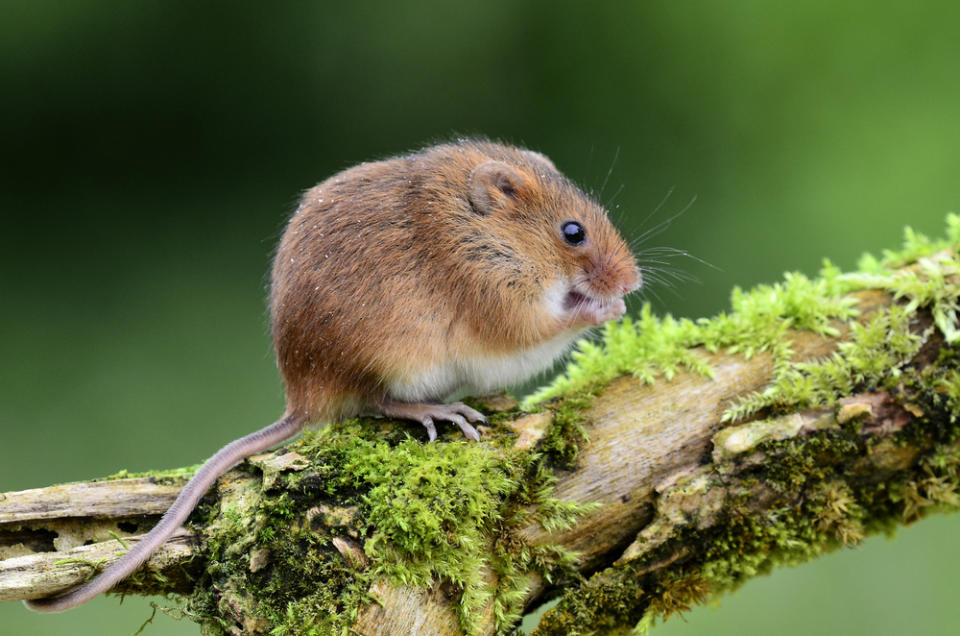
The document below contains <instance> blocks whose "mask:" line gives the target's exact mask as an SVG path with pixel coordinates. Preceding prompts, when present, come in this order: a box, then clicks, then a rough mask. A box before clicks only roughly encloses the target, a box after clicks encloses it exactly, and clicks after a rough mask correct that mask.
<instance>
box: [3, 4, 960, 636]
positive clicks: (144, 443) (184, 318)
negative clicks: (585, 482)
mask: <svg viewBox="0 0 960 636" xmlns="http://www.w3.org/2000/svg"><path fill="white" fill-rule="evenodd" d="M958 25H960V5H958V4H956V3H950V2H928V1H921V2H915V3H894V2H874V3H859V2H837V1H836V0H832V1H826V0H807V1H806V2H802V3H790V4H789V5H785V4H783V3H768V2H759V1H753V0H741V1H739V2H736V3H721V2H682V3H681V2H668V1H654V2H591V3H585V2H584V3H573V2H569V3H568V2H555V1H549V2H547V1H537V2H512V1H508V0H486V1H484V2H456V3H453V2H441V1H436V2H395V1H374V2H363V3H347V2H338V3H324V2H313V3H262V2H246V1H234V2H229V3H228V2H207V3H195V2H175V1H173V0H163V1H160V0H157V1H147V0H144V1H141V2H135V3H126V2H95V1H90V0H73V1H72V2H67V3H53V2H45V1H40V0H6V1H5V2H4V3H3V7H2V9H0V121H2V124H0V126H2V128H0V130H2V137H0V139H2V154H0V157H2V159H0V161H2V162H3V167H2V170H0V186H2V187H0V210H2V217H0V218H2V225H0V307H2V311H0V458H2V461H0V491H6V490H17V489H23V488H30V487H37V486H43V485H48V484H52V483H57V482H63V481H69V480H80V479H87V478H92V477H96V476H102V475H106V474H109V473H113V472H115V471H117V470H119V469H121V468H126V469H130V470H144V469H152V468H169V467H175V466H182V465H188V464H193V463H196V462H198V461H200V460H202V459H203V458H205V457H207V456H208V455H209V454H210V453H211V452H212V451H213V450H214V449H216V448H217V447H219V446H220V445H221V444H223V443H224V442H226V441H227V440H230V439H233V438H234V437H236V436H238V435H240V434H243V433H246V432H249V431H251V430H253V429H254V428H256V427H259V426H261V425H264V424H266V423H268V422H270V421H272V420H273V418H274V417H275V416H276V415H277V414H278V413H279V412H280V410H281V408H282V390H281V385H280V382H279V380H278V376H277V373H276V371H275V368H274V364H273V361H272V357H271V350H270V344H269V340H268V337H267V320H266V313H265V310H264V298H265V294H266V272H267V270H268V266H269V262H270V255H271V251H272V249H273V246H274V244H275V242H276V240H277V238H278V236H279V233H280V231H281V229H282V227H283V223H284V221H285V218H286V217H287V215H288V214H289V213H290V212H291V211H292V208H293V205H294V202H295V201H296V198H297V195H298V192H300V191H301V190H302V189H304V188H306V187H308V186H310V185H312V184H313V183H315V182H317V181H319V180H321V179H323V178H324V177H326V176H328V175H330V174H332V173H333V172H335V171H336V170H338V169H340V168H343V167H346V166H349V165H351V164H353V163H355V162H358V161H361V160H365V159H370V158H375V157H380V156H386V155H390V154H394V153H398V152H403V151H405V150H408V149H412V148H415V147H417V146H419V145H422V144H424V143H426V142H429V141H433V140H439V139H445V138H449V137H450V136H452V135H455V134H483V135H488V136H491V137H495V138H501V139H504V140H508V141H512V142H515V143H522V144H526V145H527V146H529V147H531V148H534V149H537V150H540V151H542V152H545V153H546V154H548V155H549V156H550V157H552V158H553V159H554V160H555V162H556V163H557V165H558V166H560V167H561V169H563V170H564V171H565V172H566V173H567V174H569V175H570V176H571V177H572V178H573V179H574V180H576V181H577V182H579V183H580V184H582V185H583V187H584V188H586V189H589V190H593V191H594V192H596V193H597V194H598V196H599V197H600V198H601V199H602V200H603V201H604V202H605V203H607V204H608V205H609V206H610V208H611V209H612V210H613V212H614V215H615V216H616V217H617V218H619V219H620V223H621V226H622V228H623V230H624V233H625V234H627V235H629V236H638V235H639V234H640V233H641V232H643V231H644V230H646V229H649V228H651V227H654V226H656V225H657V224H658V223H660V222H662V221H666V220H667V219H669V218H670V217H673V216H675V215H676V214H677V213H679V212H681V211H683V210H684V209H686V212H685V213H684V214H682V215H681V216H679V217H678V218H676V219H675V220H674V221H672V223H669V224H668V226H667V227H665V228H664V231H663V232H662V233H661V234H660V235H659V236H657V237H655V238H653V239H652V240H651V241H650V242H648V243H647V244H646V245H647V246H671V247H675V248H679V249H683V250H687V251H688V252H690V253H691V254H693V255H695V256H696V257H697V258H699V259H702V260H703V261H706V262H707V263H709V264H710V265H711V266H710V267H708V266H706V265H703V264H702V263H701V262H699V261H697V260H693V259H686V258H678V259H674V260H673V262H672V267H673V268H674V270H673V271H674V272H675V273H678V274H680V275H682V276H689V277H693V278H695V279H697V280H696V281H676V282H675V284H674V285H673V287H672V288H670V287H667V286H656V287H651V288H650V289H649V291H648V293H647V298H648V299H649V300H651V301H652V302H653V303H654V304H655V306H656V308H657V310H658V311H670V312H672V313H674V314H678V315H684V316H701V315H708V314H713V313H716V312H718V311H720V310H722V309H723V308H724V307H725V306H726V303H727V298H728V295H729V291H730V288H731V287H732V286H733V285H734V284H740V285H751V284H754V283H757V282H763V281H772V280H776V279H778V278H779V277H780V275H781V274H782V272H783V271H785V270H799V271H803V272H807V273H810V274H812V273H815V271H816V270H817V268H818V267H819V264H820V261H821V258H823V257H829V258H830V259H832V260H834V261H835V262H837V263H839V264H840V265H841V266H844V267H851V266H853V264H854V263H855V261H856V258H857V257H858V256H859V254H860V253H861V252H862V251H864V250H874V251H879V250H881V249H882V248H884V247H892V246H895V245H897V244H898V243H899V240H900V236H901V231H902V227H903V226H904V225H905V224H910V225H912V226H913V227H915V228H916V229H918V230H920V231H924V232H927V233H931V234H937V233H939V232H940V231H941V227H942V225H943V218H944V216H945V214H946V213H947V212H948V211H956V210H960V180H958V178H957V177H958V167H960V118H958V105H960V82H958V74H957V73H958V68H960V37H958V33H960V31H958V28H957V27H958ZM694 198H695V199H696V200H695V201H694V202H693V203H692V205H691V201H692V200H693V199H694ZM637 307H638V305H637V304H636V303H635V304H634V305H633V309H634V310H636V309H637ZM958 532H960V518H957V517H940V518H935V519H930V520H927V521H924V522H923V523H921V524H917V525H916V526H915V527H912V528H908V529H906V530H904V531H902V532H901V533H900V534H899V535H898V536H897V537H896V538H895V539H893V540H892V541H891V540H888V539H886V538H883V537H879V538H871V539H869V540H867V541H866V542H865V543H864V545H863V546H862V547H860V548H858V549H856V550H846V551H843V552H840V553H837V554H834V555H832V556H830V557H828V558H824V559H821V560H819V561H817V562H816V563H813V564H809V565H806V566H802V567H799V568H794V569H790V570H784V571H778V572H776V573H774V574H773V575H772V576H770V577H766V578H762V579H758V580H755V581H752V582H750V583H749V584H748V585H746V586H745V587H744V588H743V589H742V590H741V591H740V592H738V593H737V594H735V595H732V596H727V597H724V598H723V599H721V602H720V608H719V609H716V608H714V607H701V608H697V609H695V610H694V611H692V612H690V613H688V614H687V615H686V619H685V620H681V619H672V620H670V621H669V622H668V623H667V624H666V625H665V626H663V628H661V629H658V631H657V633H659V634H670V635H681V634H683V635H695V634H766V633H772V632H776V633H779V634H809V633H830V634H898V633H910V634H955V633H957V632H958V630H960V605H958V604H957V602H956V590H957V578H956V573H957V572H958V571H960V555H958V550H957V549H956V546H957V543H956V539H955V537H956V535H957V533H958ZM149 614H150V610H149V607H148V605H147V602H146V601H145V600H143V599H140V598H128V599H126V601H125V602H124V603H123V605H122V606H119V602H118V600H117V599H116V598H110V599H103V598H101V599H98V600H97V601H96V602H93V603H91V604H89V605H87V606H84V607H82V608H80V609H77V610H74V611H72V612H70V613H67V614H63V615H57V616H39V615H35V614H31V613H29V612H27V611H26V610H25V609H23V608H22V607H21V606H20V604H18V603H9V604H4V605H0V633H3V634H11V635H12V634H36V635H42V634H68V633H69V634H76V635H83V634H130V633H133V632H134V631H135V630H136V629H137V627H139V625H140V624H141V622H142V621H143V620H144V619H146V618H147V617H148V616H149ZM197 631H198V630H197V628H196V627H195V626H194V625H193V624H191V623H189V622H188V621H182V622H176V621H174V620H171V619H169V618H167V617H164V616H158V618H157V619H156V621H155V622H154V624H153V625H151V626H149V627H148V628H147V632H146V633H147V634H151V635H152V636H162V635H168V634H195V633H197Z"/></svg>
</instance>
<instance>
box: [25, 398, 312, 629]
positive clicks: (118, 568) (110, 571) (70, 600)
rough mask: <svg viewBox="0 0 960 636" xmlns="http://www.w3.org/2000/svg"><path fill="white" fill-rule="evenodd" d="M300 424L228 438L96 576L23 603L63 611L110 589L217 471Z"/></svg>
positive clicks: (287, 420)
mask: <svg viewBox="0 0 960 636" xmlns="http://www.w3.org/2000/svg"><path fill="white" fill-rule="evenodd" d="M302 426H303V417H302V416H300V415H294V414H289V415H287V416H285V417H284V418H283V419H281V420H278V421H276V422H274V423H273V424H271V425H270V426H267V427H265V428H262V429H260V430H259V431H257V432H255V433H251V434H250V435H247V436H246V437H241V438H240V439H237V440H234V441H232V442H230V443H229V444H227V445H226V446H224V447H223V448H221V449H220V450H219V451H217V453H216V454H215V455H214V456H213V457H211V458H210V459H208V460H207V461H206V463H204V464H203V466H201V467H200V470H198V471H197V473H196V474H195V475H194V476H193V478H192V479H191V480H190V481H189V482H188V483H187V485H186V486H184V488H183V490H181V491H180V494H179V495H178V496H177V498H176V500H175V501H174V502H173V505H171V506H170V508H168V509H167V511H166V512H165V513H164V514H163V516H162V517H161V518H160V521H159V522H158V523H157V525H155V526H154V527H153V528H152V529H151V530H150V532H148V533H147V534H146V535H144V536H143V537H141V538H140V540H139V541H137V543H135V544H134V545H133V547H132V548H130V550H129V551H128V552H127V553H126V554H124V555H123V556H122V557H120V558H119V559H118V560H117V561H115V562H114V563H113V564H111V565H110V567H108V568H107V569H106V570H104V571H103V572H102V573H100V575H99V576H97V577H96V578H94V579H92V580H91V581H88V582H86V583H84V584H83V585H81V586H80V587H77V588H75V589H73V590H71V591H69V592H67V593H66V594H64V595H63V596H57V597H54V598H41V599H33V600H29V601H24V602H23V603H24V605H26V606H27V607H28V608H29V609H31V610H33V611H35V612H45V613H52V612H62V611H64V610H68V609H71V608H73V607H76V606H78V605H82V604H83V603H86V602H87V601H89V600H90V599H92V598H94V597H96V596H99V595H100V594H102V593H104V592H106V591H108V590H110V589H112V588H113V587H114V586H115V585H116V584H117V583H119V582H120V581H122V580H123V579H125V578H127V577H128V576H129V575H130V574H132V573H133V572H134V570H136V569H137V568H138V567H140V566H141V565H142V564H143V563H144V561H146V560H147V559H148V558H149V557H150V555H151V554H153V553H154V552H156V550H157V549H158V548H159V547H160V546H161V545H163V543H164V541H166V540H167V539H168V538H169V537H170V535H171V534H173V533H174V532H175V531H176V530H177V528H179V527H180V526H181V525H182V524H183V522H184V521H186V519H187V517H189V516H190V513H191V512H193V509H194V508H195V507H196V505H197V502H199V501H200V498H201V497H203V495H204V494H205V493H206V492H207V490H208V489H209V488H210V487H211V486H212V485H213V484H214V482H215V481H216V480H217V478H218V477H220V475H222V474H223V473H225V472H227V470H229V469H230V468H231V467H232V466H233V465H234V464H237V463H239V462H240V461H242V460H243V459H245V458H246V457H249V456H250V455H253V454H255V453H261V452H263V451H266V450H269V449H270V448H272V447H274V446H276V445H277V444H280V443H281V442H283V441H285V440H287V439H290V438H291V437H293V436H294V435H296V434H297V433H299V432H300V429H301V428H302Z"/></svg>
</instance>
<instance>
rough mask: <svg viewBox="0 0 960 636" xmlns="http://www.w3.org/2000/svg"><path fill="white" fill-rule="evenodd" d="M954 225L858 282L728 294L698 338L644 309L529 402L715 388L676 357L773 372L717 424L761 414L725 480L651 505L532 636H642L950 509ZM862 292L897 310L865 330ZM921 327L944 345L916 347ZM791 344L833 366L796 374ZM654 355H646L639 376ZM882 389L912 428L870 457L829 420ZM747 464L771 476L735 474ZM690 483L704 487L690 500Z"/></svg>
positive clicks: (798, 280)
mask: <svg viewBox="0 0 960 636" xmlns="http://www.w3.org/2000/svg"><path fill="white" fill-rule="evenodd" d="M947 224H948V230H947V235H948V236H947V238H945V239H942V240H931V239H929V238H927V237H925V236H923V235H921V234H918V233H916V232H913V231H912V230H910V229H909V228H908V229H907V230H906V231H905V239H904V246H903V248H902V249H901V250H898V251H895V252H893V251H887V252H884V254H883V256H882V257H881V258H876V257H873V256H870V255H866V256H865V257H864V258H863V259H861V261H860V265H859V271H857V272H854V273H851V274H844V273H842V272H840V271H839V270H838V269H837V268H836V267H835V266H833V265H832V264H830V263H825V265H824V268H823V270H822V271H821V273H820V277H819V278H817V279H814V280H809V279H807V278H805V277H803V276H800V275H796V274H794V275H789V274H788V275H787V276H786V278H785V280H784V282H783V283H780V284H778V285H773V286H761V287H758V288H757V289H754V290H751V291H749V292H743V291H741V290H735V291H734V295H733V311H732V312H731V313H729V314H722V315H720V316H717V317H714V318H711V319H705V320H701V321H698V322H696V323H692V322H689V321H676V320H673V319H670V318H667V319H663V320H658V319H655V318H653V317H651V316H650V315H649V311H648V310H645V313H644V316H642V317H641V320H640V321H639V322H638V323H625V324H622V325H620V326H617V327H611V328H609V329H607V330H605V332H604V334H603V338H602V339H601V341H600V342H599V343H592V344H590V345H588V346H587V347H585V348H581V350H580V352H579V354H578V356H577V357H576V358H575V360H574V362H573V363H572V365H571V367H570V368H569V369H568V370H567V372H566V374H565V375H564V377H563V378H561V379H560V380H559V381H558V382H556V383H555V384H554V385H552V386H551V387H548V388H547V389H545V390H544V391H542V392H541V393H539V394H538V396H537V399H542V398H544V397H552V396H556V395H562V394H563V393H564V392H567V391H575V390H582V389H584V388H592V387H595V386H599V385H600V384H602V383H603V382H605V381H606V380H607V379H609V378H611V377H614V376H616V375H617V374H622V373H633V374H634V375H636V376H637V377H640V378H642V379H644V380H645V381H652V380H653V379H655V378H656V377H660V376H662V377H663V378H665V379H668V378H669V377H670V375H671V374H672V373H674V372H675V371H676V370H677V369H679V368H686V369H688V370H691V371H696V372H700V373H704V374H705V375H706V374H707V371H708V370H705V369H702V368H698V365H699V366H703V360H704V359H703V358H698V359H697V364H689V363H687V362H685V361H686V360H689V354H690V352H689V351H688V352H686V354H681V352H679V351H677V347H686V348H689V347H703V348H704V349H705V350H707V351H711V352H716V351H725V352H727V353H739V354H741V355H744V356H745V357H750V356H752V355H756V354H757V353H759V352H762V351H766V352H769V353H770V354H771V355H772V357H773V359H774V372H773V377H772V379H771V383H770V385H769V386H768V388H766V389H764V390H763V391H760V392H758V393H756V394H753V395H750V396H747V397H746V398H744V399H742V400H741V401H739V402H737V403H735V404H734V405H732V406H731V407H730V408H729V409H728V410H727V412H726V413H725V414H724V416H723V417H724V420H726V421H727V422H731V423H732V422H737V421H742V420H744V419H745V418H749V417H752V416H754V415H757V414H759V413H762V414H763V415H764V419H759V420H757V421H748V422H745V423H742V424H739V425H737V426H733V427H730V428H728V429H725V430H723V431H721V432H720V433H719V434H718V435H717V437H716V439H715V451H714V462H715V463H713V464H710V465H706V466H704V467H702V468H701V471H700V472H698V473H697V474H696V475H694V476H691V477H690V478H689V479H687V480H680V481H678V483H677V485H676V486H674V487H673V488H671V489H668V490H667V491H665V492H661V493H659V500H658V510H657V516H656V517H655V518H654V520H653V521H652V522H651V523H649V524H647V526H646V529H645V530H644V532H643V533H641V535H640V536H639V537H638V540H637V542H635V543H634V545H632V546H631V547H630V549H628V550H627V551H626V552H625V556H624V558H623V560H622V562H621V563H619V564H618V565H615V566H613V567H610V568H607V569H605V570H603V571H601V572H598V573H597V574H595V575H594V576H593V577H591V578H590V579H589V580H587V581H585V582H584V583H583V584H581V585H580V586H578V587H576V588H572V589H568V590H567V591H566V592H565V593H564V595H563V597H562V598H561V601H560V602H559V603H558V605H557V606H556V607H555V608H553V609H551V610H550V611H549V612H547V614H546V615H545V616H544V617H543V619H542V621H541V624H540V626H539V627H538V628H537V630H536V631H535V634H538V635H546V634H577V633H603V632H607V633H624V632H625V631H627V630H632V631H633V632H634V633H645V632H646V631H648V630H649V629H650V628H651V627H652V626H653V625H654V623H655V622H656V621H657V620H658V619H666V618H667V617H668V616H669V615H670V614H672V613H677V612H682V611H684V610H685V609H687V608H688V607H690V606H692V605H693V604H695V603H698V602H701V601H702V600H703V599H704V598H705V597H706V595H707V594H716V593H720V592H723V591H725V590H731V589H735V588H736V587H737V586H739V585H740V584H741V583H742V582H743V581H745V580H747V579H749V578H751V577H753V576H757V575H760V574H764V573H766V572H769V571H770V570H771V569H773V568H774V567H779V566H783V565H793V564H797V563H802V562H805V561H808V560H810V559H812V558H815V557H817V556H819V555H821V554H823V553H824V552H828V551H830V550H835V549H838V548H840V547H844V546H850V545H856V544H857V543H858V542H859V541H860V540H862V538H863V537H864V536H865V535H867V534H870V533H875V532H891V531H892V529H893V528H895V527H896V526H897V525H898V524H900V523H903V522H910V521H913V520H915V519H917V518H920V517H922V516H924V515H926V514H929V513H931V512H935V511H945V510H955V509H957V507H958V506H960V427H958V426H957V424H956V419H957V413H958V412H960V364H958V357H960V354H958V353H957V350H956V349H954V348H953V346H952V345H954V344H955V343H956V342H957V341H958V340H960V328H958V313H960V310H958V304H957V303H958V301H957V299H958V298H960V261H958V259H957V255H956V252H955V250H954V249H953V246H955V245H956V244H957V243H958V242H960V217H958V216H956V215H950V216H949V217H948V219H947ZM904 268H906V269H904ZM863 289H881V290H884V291H887V292H889V293H891V294H892V295H893V296H894V297H895V298H896V299H897V300H898V301H900V302H899V303H897V304H895V305H893V306H891V307H889V308H887V309H883V310H881V311H878V312H876V313H875V314H874V315H873V316H871V318H870V319H869V320H867V321H865V322H863V323H861V322H859V321H856V320H854V318H856V315H857V314H856V311H855V310H854V306H853V301H852V300H851V297H850V296H844V294H849V292H852V291H858V290H863ZM921 310H923V311H925V312H928V313H927V315H929V316H931V317H932V318H933V322H934V326H935V328H936V330H937V331H938V332H939V336H940V337H942V340H936V339H934V340H931V339H930V338H928V336H929V335H930V332H929V331H927V332H924V334H922V335H918V334H917V333H916V331H917V327H916V326H917V324H918V320H921V319H922V317H921V316H920V315H919V312H920V311H921ZM927 320H929V319H927ZM641 323H643V324H644V325H645V327H644V328H645V329H650V330H654V331H655V330H657V329H658V328H659V327H660V325H666V326H667V329H666V331H665V334H664V335H663V337H664V338H665V339H669V340H671V342H660V341H659V338H660V337H661V334H658V333H647V334H643V333H641V332H640V330H639V329H638V328H637V325H639V324H641ZM919 324H923V323H922V322H919ZM795 330H806V331H812V332H815V333H819V334H823V335H825V336H839V335H841V334H842V335H843V338H842V342H841V343H840V344H839V346H838V347H837V350H836V353H835V354H833V355H831V356H829V357H827V358H825V359H821V360H817V361H813V362H804V363H799V362H795V361H793V360H792V359H791V358H792V352H791V351H790V346H789V335H790V332H791V331H795ZM666 334H669V335H666ZM674 339H675V340H674ZM924 342H943V343H944V346H943V347H942V348H941V350H940V351H939V353H937V352H936V351H934V352H931V353H932V354H933V355H935V356H936V359H935V360H934V361H933V363H932V364H931V365H929V366H927V367H925V368H913V367H911V366H910V364H909V363H910V361H911V360H912V359H914V358H915V357H916V356H917V354H918V353H920V347H921V345H922V344H923V343H924ZM645 352H651V353H652V355H651V356H650V357H648V358H644V360H643V361H642V363H640V364H635V363H634V362H632V360H633V357H634V356H643V355H645ZM924 355H926V354H924ZM605 365H609V366H605ZM880 388H882V389H885V390H886V391H887V393H888V394H889V395H891V396H892V397H893V399H894V400H895V401H896V402H897V403H898V404H900V405H901V408H902V409H903V410H905V411H909V412H910V413H911V414H912V417H913V418H914V419H913V420H912V421H911V422H910V423H908V424H907V425H906V426H905V427H903V428H902V429H900V430H898V431H897V432H896V433H894V434H892V435H891V436H887V437H883V436H882V435H881V437H880V439H879V440H877V439H871V441H869V443H868V441H867V439H868V438H867V437H865V436H864V435H863V434H862V432H861V430H860V426H859V423H858V420H857V419H856V417H851V418H850V419H845V421H844V422H843V423H839V422H837V421H836V420H835V419H834V417H833V416H832V415H830V413H832V411H830V410H829V409H824V408H823V407H829V406H832V405H834V404H835V402H836V401H837V399H838V398H840V397H843V396H846V395H851V394H854V393H856V392H858V391H865V390H869V389H880ZM811 407H817V408H819V409H820V411H819V412H821V413H825V414H826V415H822V416H819V418H814V419H812V420H810V421H804V420H800V419H795V418H796V417H799V416H793V419H792V418H791V416H789V415H788V414H790V413H794V412H796V411H800V410H803V409H807V408H811ZM747 455H750V456H753V457H762V458H765V459H764V460H763V461H762V462H754V463H750V462H749V461H748V462H747V463H746V464H742V463H739V460H740V458H741V457H744V456H747ZM691 480H694V481H696V483H697V484H698V487H697V488H695V489H691V488H689V484H688V482H690V481H691ZM685 498H686V500H685ZM698 502H699V503H698ZM718 502H719V503H718ZM757 502H763V503H762V504H759V505H758V503H757ZM721 504H722V505H721ZM691 511H692V512H691Z"/></svg>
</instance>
